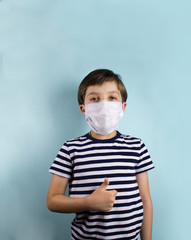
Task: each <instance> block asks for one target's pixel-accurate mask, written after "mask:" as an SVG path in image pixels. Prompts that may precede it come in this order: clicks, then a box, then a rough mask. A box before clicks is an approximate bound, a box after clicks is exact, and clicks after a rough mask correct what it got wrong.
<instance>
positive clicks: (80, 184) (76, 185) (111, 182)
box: [71, 180, 137, 188]
mask: <svg viewBox="0 0 191 240" xmlns="http://www.w3.org/2000/svg"><path fill="white" fill-rule="evenodd" d="M136 182H137V181H136V180H129V181H110V183H109V185H110V186H113V185H124V184H134V183H136ZM102 183H103V181H100V182H91V183H80V182H78V183H77V184H71V188H74V187H75V188H82V187H99V186H100V185H101V184H102Z"/></svg>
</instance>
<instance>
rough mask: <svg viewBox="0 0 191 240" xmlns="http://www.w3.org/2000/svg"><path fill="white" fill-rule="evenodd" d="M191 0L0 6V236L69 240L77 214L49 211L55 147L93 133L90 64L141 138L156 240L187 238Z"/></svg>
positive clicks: (65, 0)
mask: <svg viewBox="0 0 191 240" xmlns="http://www.w3.org/2000/svg"><path fill="white" fill-rule="evenodd" d="M190 11H191V2H190V1H189V0H187V1H186V0H182V1H172V0H169V1H168V0H167V1H166V0H165V1H164V0H161V1H151V0H146V1H141V0H115V1H114V0H105V1H104V0H91V1H90V0H57V1H48V0H46V1H45V0H41V1H37V0H28V1H26V0H20V1H16V0H12V1H11V0H1V1H0V111H1V112H0V128H1V129H0V149H1V150H0V164H1V165H0V166H1V173H0V193H1V194H0V239H2V240H26V239H27V240H33V239H35V240H42V239H46V240H61V239H63V240H69V239H70V222H71V221H72V218H73V215H72V214H69V215H64V214H58V213H52V212H50V211H48V209H47V208H46V194H47V190H48V186H49V183H50V180H51V177H52V176H51V175H50V174H49V173H48V169H49V167H50V165H51V164H52V162H53V160H54V158H55V156H56V154H57V152H58V151H59V149H60V147H61V145H62V144H63V143H64V142H65V141H66V140H68V139H71V138H74V137H77V136H79V135H82V134H85V133H87V132H88V131H89V129H88V126H87V124H86V123H85V121H84V118H83V116H82V115H81V113H80V111H79V108H78V104H77V97H76V95H77V89H78V85H79V83H80V81H81V80H82V79H83V78H84V77H85V75H87V74H88V73H89V72H90V71H92V70H94V69H96V68H109V69H112V70H113V71H114V72H116V73H119V74H120V75H121V77H122V79H123V81H124V83H125V85H126V87H127V91H128V94H129V98H128V101H127V109H126V113H125V115H124V118H123V119H122V120H121V122H120V126H119V131H121V132H122V133H125V134H130V135H132V136H136V137H140V138H142V140H143V141H144V142H145V144H146V146H147V148H148V150H149V152H150V155H151V157H152V160H153V162H154V164H155V167H156V168H155V169H154V170H152V171H151V172H150V173H149V179H150V191H151V195H152V199H153V206H154V219H153V240H161V239H164V240H166V239H167V240H182V239H188V237H189V235H190V231H189V230H190V214H191V208H190V202H191V191H190V177H189V176H190V168H191V159H190V156H189V152H190V130H191V127H190V122H191V114H190V102H191V98H190V88H191V82H190V81H191V57H190V56H191V47H190V43H191V32H190V22H191V15H190Z"/></svg>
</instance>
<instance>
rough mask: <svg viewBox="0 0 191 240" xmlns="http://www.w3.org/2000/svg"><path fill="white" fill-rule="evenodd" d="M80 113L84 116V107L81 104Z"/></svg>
mask: <svg viewBox="0 0 191 240" xmlns="http://www.w3.org/2000/svg"><path fill="white" fill-rule="evenodd" d="M80 111H81V113H82V114H83V115H84V116H85V106H84V105H82V104H81V105H80Z"/></svg>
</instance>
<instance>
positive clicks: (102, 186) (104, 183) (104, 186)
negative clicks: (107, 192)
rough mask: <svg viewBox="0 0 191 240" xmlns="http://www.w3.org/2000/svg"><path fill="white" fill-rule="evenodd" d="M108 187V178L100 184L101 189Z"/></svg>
mask: <svg viewBox="0 0 191 240" xmlns="http://www.w3.org/2000/svg"><path fill="white" fill-rule="evenodd" d="M108 185H109V180H108V178H105V179H104V182H103V183H102V184H101V186H100V187H101V188H103V189H106V187H107V186H108Z"/></svg>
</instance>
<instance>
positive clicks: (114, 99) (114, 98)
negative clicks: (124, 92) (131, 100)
mask: <svg viewBox="0 0 191 240" xmlns="http://www.w3.org/2000/svg"><path fill="white" fill-rule="evenodd" d="M109 100H110V101H116V100H117V98H116V97H114V96H110V97H109Z"/></svg>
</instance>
